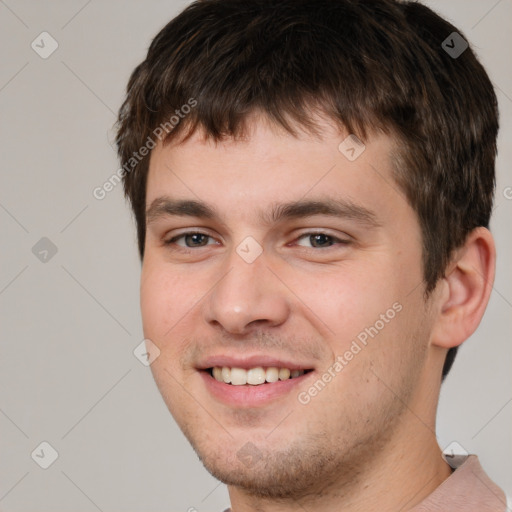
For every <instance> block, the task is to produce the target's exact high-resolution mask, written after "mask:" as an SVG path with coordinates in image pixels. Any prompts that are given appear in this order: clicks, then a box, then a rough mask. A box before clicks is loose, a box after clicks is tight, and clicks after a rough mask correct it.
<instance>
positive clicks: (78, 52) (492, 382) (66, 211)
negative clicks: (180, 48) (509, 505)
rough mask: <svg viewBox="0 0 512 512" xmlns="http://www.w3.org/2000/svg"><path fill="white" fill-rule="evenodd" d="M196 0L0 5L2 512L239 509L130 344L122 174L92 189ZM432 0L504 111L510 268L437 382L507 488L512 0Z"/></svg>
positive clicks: (502, 159)
mask: <svg viewBox="0 0 512 512" xmlns="http://www.w3.org/2000/svg"><path fill="white" fill-rule="evenodd" d="M187 3H188V2H186V1H181V2H180V1H170V0H168V1H150V2H136V1H133V0H132V1H129V2H121V1H119V0H116V1H113V0H109V1H106V2H100V1H98V0H92V1H88V2H87V1H84V0H80V1H67V2H64V1H50V2H36V1H32V2H29V1H23V0H18V1H16V0H6V1H0V52H1V62H2V66H1V69H0V119H1V128H0V130H1V132H0V140H1V159H0V162H1V178H2V186H1V188H0V226H1V229H2V249H1V251H0V252H1V262H2V263H1V268H0V315H1V358H0V382H1V386H0V432H1V436H0V450H1V451H0V510H2V511H3V512H7V511H28V510H30V511H52V512H59V511H70V510H73V511H95V510H102V511H105V512H107V511H141V512H142V511H144V512H150V511H157V510H173V511H186V510H188V509H189V508H190V507H195V509H197V510H198V511H220V510H222V509H223V507H225V506H227V504H228V496H227V491H226V489H225V487H224V485H220V484H219V483H218V482H217V481H216V480H214V479H213V477H211V476H210V475H209V474H208V473H207V472H206V471H205V470H204V469H203V467H202V466H201V464H200V463H199V461H198V460H197V457H196V455H195V454H194V453H193V451H192V449H191V448H190V447H189V445H188V443H187V442H186V440H185V439H184V437H183V435H182V434H181V432H180V431H179V429H178V428H177V426H176V425H175V423H174V421H173V419H172V417H171V416H170V414H169V412H168V411H167V409H166V407H165V405H164V403H163V400H162V399H161V397H160V394H159V392H158V390H157V388H156V386H155V384H154V382H153V380H152V377H151V372H150V370H149V368H147V367H145V366H143V365H142V364H141V363H140V362H139V361H138V360H137V359H136V358H135V357H134V355H133V350H134V348H135V347H136V346H137V345H138V344H139V343H140V342H141V340H142V339H143V335H142V328H141V319H140V313H139V297H138V293H139V289H138V286H139V272H140V264H139V261H138V259H137V251H136V238H135V229H134V224H133V221H132V219H131V215H130V213H129V210H128V208H127V205H126V204H125V202H124V199H123V196H122V190H121V186H117V187H116V188H115V189H114V190H113V191H112V192H110V193H109V194H108V195H107V197H106V198H105V199H103V200H102V201H99V200H97V199H95V198H94V197H93V195H92V191H93V189H94V188H95V187H98V186H101V185H102V183H103V182H104V181H105V180H106V179H108V177H110V176H111V175H112V174H113V173H114V172H115V171H116V169H117V168H118V167H119V166H118V163H117V160H116V155H115V152H114V147H113V140H114V131H113V129H112V128H113V123H114V121H115V113H116V111H117V109H118V107H119V105H120V103H121V101H122V98H123V94H124V88H125V85H126V82H127V80H128V77H129V74H130V72H131V71H132V69H133V67H134V66H135V65H136V64H138V63H139V62H140V61H141V60H142V59H143V58H144V56H145V52H146V50H147V47H148V45H149V43H150V41H151V39H152V37H154V36H155V35H156V33H157V32H158V30H159V29H160V28H162V27H163V25H164V24H165V23H166V22H167V21H169V20H170V19H171V18H172V17H173V16H174V15H175V14H176V13H178V12H179V11H181V10H182V8H183V7H184V6H185V5H187ZM427 3H428V5H430V6H432V7H434V8H435V9H437V10H438V11H439V12H441V13H443V14H444V15H446V16H447V17H448V18H449V19H451V20H452V21H453V22H454V23H455V24H456V25H457V26H458V27H459V28H460V29H461V30H462V31H463V32H465V34H466V36H467V37H468V39H469V40H470V41H471V42H472V44H473V45H474V48H475V49H476V51H477V53H478V55H479V56H480V57H481V59H482V61H483V63H484V65H485V66H486V67H487V69H488V71H489V73H490V76H491V78H492V80H493V82H494V83H495V85H496V88H497V94H498V98H499V102H500V108H501V132H500V140H499V158H498V165H497V172H498V186H497V194H496V209H495V212H494V220H493V224H492V230H493V232H494V233H495V237H496V242H497V247H498V254H499V256H498V268H497V279H496V283H495V286H494V290H493V292H492V295H491V301H490V305H489V308H488V311H487V313H486V316H485V318H484V320H483V322H482V324H481V325H480V327H479V329H478V331H477V333H476V334H475V335H474V336H472V337H471V338H470V339H469V340H468V341H467V342H466V343H465V344H464V345H463V347H462V349H461V350H460V352H459V354H458V356H457V359H456V362H455V365H454V368H453V369H452V372H451V374H450V376H449V377H448V379H447V381H446V383H445V384H444V386H443V388H442V393H441V400H440V406H439V415H438V437H439V443H440V445H441V447H445V446H447V445H448V444H449V443H451V442H452V441H457V442H458V443H459V444H460V445H462V446H463V447H464V448H466V449H467V450H468V451H469V452H471V453H476V454H478V455H479V457H480V460H481V463H482V465H483V467H484V469H485V470H486V471H487V472H488V474H489V475H490V477H491V478H492V479H493V480H495V481H496V483H498V484H499V485H500V486H501V487H502V488H503V489H504V490H505V491H506V492H507V493H508V494H509V495H512V478H511V477H512V457H511V454H512V453H511V452H512V450H511V448H512V439H511V435H510V434H511V431H512V429H511V426H512V403H511V402H512V385H511V379H512V376H511V371H510V367H511V362H512V358H511V355H512V354H511V353H512V345H511V343H510V318H511V316H512V283H511V270H510V261H512V258H511V252H512V248H511V237H510V221H509V219H510V215H511V211H512V200H510V199H508V200H507V198H506V197H505V195H508V197H509V198H510V197H512V189H507V187H511V186H512V176H511V173H510V166H511V160H512V155H511V144H510V140H511V128H512V115H511V113H512V100H511V97H512V80H511V67H510V48H511V47H512V40H511V39H512V38H511V36H510V19H512V0H500V1H496V0H489V1H483V0H472V1H468V0H457V1H455V0H451V1H440V0H438V1H429V2H427ZM43 31H48V32H49V33H50V34H51V36H52V37H53V38H54V39H55V40H56V41H57V42H58V45H59V47H58V49H57V50H56V51H55V52H54V53H53V54H52V55H51V56H50V57H48V58H47V59H43V58H41V57H40V56H39V55H38V54H37V53H36V52H35V51H34V50H33V49H32V48H31V42H32V41H33V40H34V39H36V37H37V36H38V35H39V34H40V33H41V32H43ZM45 48H46V49H48V48H49V43H48V40H47V42H46V43H45ZM507 142H508V143H507ZM507 190H508V194H507ZM42 237H47V238H48V239H50V240H51V242H52V243H53V244H54V245H55V246H56V248H57V253H56V254H55V255H53V256H52V253H51V251H50V252H49V253H48V254H47V255H46V261H45V262H43V261H40V259H39V258H42V257H44V255H45V253H44V252H43V253H41V251H42V250H43V249H44V247H42V246H36V249H37V250H34V252H35V253H36V254H34V252H33V247H34V246H35V244H37V243H38V241H40V239H41V238H42ZM45 243H47V242H44V241H43V242H40V244H43V245H44V244H45ZM41 247H42V248H41ZM36 256H38V257H36ZM42 441H47V442H48V443H50V444H51V445H52V446H53V447H54V448H55V450H56V451H57V452H58V454H59V456H58V458H57V460H56V461H55V462H54V463H53V465H51V466H50V467H49V468H48V469H46V470H44V469H42V468H40V467H39V466H38V465H37V464H36V462H35V461H34V460H33V459H32V458H31V453H32V452H33V451H34V450H35V449H36V448H37V447H38V446H39V444H40V443H41V442H42ZM46 455H48V451H47V452H46ZM35 458H36V459H37V457H35Z"/></svg>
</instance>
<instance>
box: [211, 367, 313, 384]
mask: <svg viewBox="0 0 512 512" xmlns="http://www.w3.org/2000/svg"><path fill="white" fill-rule="evenodd" d="M208 371H209V373H210V375H211V376H212V377H213V378H214V379H215V380H216V381H217V382H223V383H225V384H231V385H233V386H244V385H246V384H248V385H251V386H260V385H262V384H272V383H274V382H277V381H283V380H289V379H294V378H297V377H300V376H301V375H304V374H305V373H307V372H309V371H311V370H290V369H288V368H278V367H276V366H270V367H267V368H264V367H262V366H256V367H255V368H248V369H245V368H237V367H228V366H222V367H221V366H214V367H213V368H209V369H208Z"/></svg>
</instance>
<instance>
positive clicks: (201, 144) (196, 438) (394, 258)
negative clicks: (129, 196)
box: [141, 120, 432, 497]
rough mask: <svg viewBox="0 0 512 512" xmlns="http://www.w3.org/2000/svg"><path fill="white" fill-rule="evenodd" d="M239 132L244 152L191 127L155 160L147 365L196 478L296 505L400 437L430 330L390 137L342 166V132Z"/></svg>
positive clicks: (144, 288) (147, 271) (146, 274)
mask: <svg viewBox="0 0 512 512" xmlns="http://www.w3.org/2000/svg"><path fill="white" fill-rule="evenodd" d="M251 127H252V129H253V130H252V132H251V134H250V137H249V138H248V139H247V140H244V141H233V140H229V141H226V142H222V143H218V144H217V145H215V144H214V143H213V142H211V141H204V140H203V139H202V138H201V134H200V133H199V132H198V133H196V134H194V136H193V137H192V138H190V139H189V140H188V141H186V142H185V143H182V144H174V143H173V144H172V145H169V146H165V147H162V146H161V145H160V146H157V148H155V149H154V150H153V152H152V155H151V161H150V171H149V176H148V183H147V196H146V205H147V208H148V210H151V214H150V215H149V216H148V219H147V220H148V224H147V234H146V248H145V256H144V262H143V268H142V278H141V308H142V317H143V326H144V335H145V337H146V338H148V339H150V340H151V341H152V342H153V343H154V344H155V345H157V346H158V348H159V349H160V351H161V353H160V356H159V357H158V358H157V359H156V360H155V361H154V362H153V363H152V365H151V369H152V372H153V375H154V377H155V380H156V382H157V385H158V387H159V389H160V392H161V394H162V396H163V398H164V400H165V402H166V404H167V406H168V407H169V409H170V411H171V412H172V414H173V416H174V418H175V419H176V421H177V423H178V424H179V426H180V427H181V429H182V430H183V432H184V433H185V435H186V436H187V438H188V439H189V441H190V442H191V444H192V445H193V447H194V449H195V450H196V452H197V453H198V455H199V456H200V457H201V459H202V461H203V463H204V464H205V466H206V468H207V469H208V470H209V471H210V472H212V474H214V476H216V477H217V478H219V479H221V480H223V481H224V482H226V483H228V484H232V485H235V486H242V487H244V488H245V489H246V490H250V491H253V492H256V493H259V494H262V495H268V496H274V497H279V496H281V497H285V496H288V495H292V496H295V497H297V496H298V493H300V492H306V489H308V488H312V487H314V486H315V485H317V484H318V482H319V481H323V482H324V483H325V482H326V481H327V479H328V478H329V475H333V474H336V475H337V476H340V475H342V474H344V473H350V474H351V475H352V477H353V478H354V477H356V476H357V473H358V468H359V467H362V465H363V462H364V461H367V460H369V459H371V458H372V457H375V456H376V454H377V453H378V452H379V450H382V449H384V447H385V446H386V444H387V443H388V442H389V441H391V439H392V438H394V437H396V435H397V433H398V432H400V433H401V435H402V436H403V435H413V430H414V427H412V426H411V424H410V423H409V422H410V421H411V418H410V416H411V415H407V414H406V409H407V407H408V406H411V405H413V402H414V401H415V399H417V397H418V396H419V394H420V389H419V388H420V387H421V385H420V383H421V382H422V380H421V379H422V377H421V375H422V372H423V371H424V367H425V366H426V363H425V361H426V358H427V355H428V350H427V349H428V345H429V334H430V330H431V327H432V325H431V324H432V319H431V315H430V313H429V311H428V309H427V308H426V305H425V303H424V300H423V291H424V286H423V283H422V276H423V274H422V266H421V261H422V259H421V247H422V246H421V234H420V228H419V224H418V221H417V216H416V214H415V213H414V211H413V210H412V209H411V207H410V206H409V205H408V204H407V202H406V200H405V199H404V196H403V195H402V194H401V192H400V190H399V188H398V186H397V185H396V183H395V181H394V180H393V178H392V171H391V163H390V156H389V155H390V151H391V148H392V145H391V140H390V139H389V138H388V137H385V136H379V137H377V136H374V137H373V138H371V139H370V140H369V141H368V142H367V144H366V148H365V150H364V151H363V152H362V153H361V154H360V155H359V156H358V157H357V158H356V159H355V160H353V161H351V159H353V156H354V155H355V156H357V148H355V151H354V152H352V151H351V150H350V146H351V145H350V144H348V145H347V146H343V145H342V151H340V149H338V146H339V144H340V142H342V141H343V140H344V139H345V137H346V136H347V134H344V135H343V134H340V133H339V132H337V131H336V130H334V129H333V128H330V127H328V126H325V127H324V131H323V134H322V139H321V140H320V139H319V138H314V137H310V136H307V135H305V134H301V136H300V137H299V138H295V137H293V136H291V135H289V134H287V133H284V132H283V131H277V129H276V128H275V127H274V128H272V127H271V126H270V125H269V124H267V123H265V122H263V121H262V120H260V121H256V120H255V121H253V122H252V124H251ZM352 146H353V144H352ZM344 148H345V149H344ZM347 148H348V149H347ZM352 153H354V155H353V154H352ZM347 156H349V157H350V159H349V158H347ZM179 201H190V202H194V204H192V203H189V204H182V205H181V206H179V205H178V206H179V207H177V203H176V202H179ZM170 202H173V203H176V204H170ZM294 203H301V204H302V206H301V205H295V206H291V207H286V206H282V205H288V204H290V205H293V204H294ZM201 205H202V206H203V208H199V207H198V206H201ZM322 205H329V206H337V208H338V210H339V211H338V212H337V213H336V214H332V213H329V211H328V209H327V207H326V206H322ZM205 207H207V208H208V210H206V208H205ZM207 213H211V214H212V215H207ZM190 233H192V234H190ZM194 233H196V234H194ZM197 233H200V234H197ZM187 234H188V235H187ZM171 240H173V241H171ZM168 242H170V243H168ZM336 363H337V364H336ZM222 368H223V370H222ZM233 368H235V369H234V370H233ZM248 370H251V371H248ZM294 370H295V372H294ZM297 370H298V372H297ZM290 374H291V376H295V375H297V374H298V376H295V377H294V378H291V376H290V378H287V377H288V375H290ZM280 378H282V379H284V380H279V379H280ZM245 379H249V382H252V383H254V384H241V383H243V382H244V380H245ZM276 379H278V380H277V381H276ZM224 380H225V381H227V382H224ZM230 380H231V381H232V382H231V383H230ZM267 381H270V382H267ZM258 382H262V383H260V384H256V383H258ZM416 410H417V409H416ZM414 421H415V422H416V424H417V423H418V421H417V419H414Z"/></svg>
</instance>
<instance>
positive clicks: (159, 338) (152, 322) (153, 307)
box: [140, 261, 195, 346]
mask: <svg viewBox="0 0 512 512" xmlns="http://www.w3.org/2000/svg"><path fill="white" fill-rule="evenodd" d="M184 280H185V277H183V276H181V277H180V276H178V275H177V273H176V272H170V271H169V269H168V268H166V267H165V265H153V264H152V263H151V261H148V262H147V263H146V262H144V265H143V268H142V273H141V282H140V308H141V314H142V324H143V328H144V335H145V336H146V337H148V338H150V339H153V338H154V340H155V342H157V343H158V344H159V346H160V345H162V344H163V342H164V341H165V340H166V339H167V338H169V337H170V336H172V333H173V332H174V331H175V330H176V329H178V328H179V321H180V319H182V318H183V317H184V316H185V315H186V313H187V312H188V311H190V309H191V308H192V306H193V304H194V297H195V295H194V287H193V286H189V285H187V284H188V283H185V282H184Z"/></svg>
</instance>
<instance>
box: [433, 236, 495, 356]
mask: <svg viewBox="0 0 512 512" xmlns="http://www.w3.org/2000/svg"><path fill="white" fill-rule="evenodd" d="M495 267H496V248H495V245H494V239H493V237H492V235H491V233H490V232H489V230H488V229H486V228H483V227H479V228H476V229H474V230H473V231H472V232H471V233H470V234H469V236H468V238H467V240H466V242H465V244H464V246H463V247H461V248H460V249H458V250H457V251H455V253H454V255H453V258H452V260H451V262H450V265H449V266H448V268H447V270H446V273H445V277H443V278H442V279H441V280H440V282H439V283H438V287H439V290H438V294H437V297H438V308H437V309H438V313H437V321H436V323H435V326H434V329H433V332H432V338H431V343H432V344H433V345H436V346H438V347H442V348H451V347H456V346H458V345H460V344H461V343H462V342H464V341H465V340H466V339H467V338H469V336H471V334H473V332H475V330H476V328H477V327H478V325H479V324H480V320H481V319H482V317H483V315H484V311H485V308H486V307H487V303H488V302H489V297H490V295H491V291H492V285H493V283H494V273H495Z"/></svg>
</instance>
